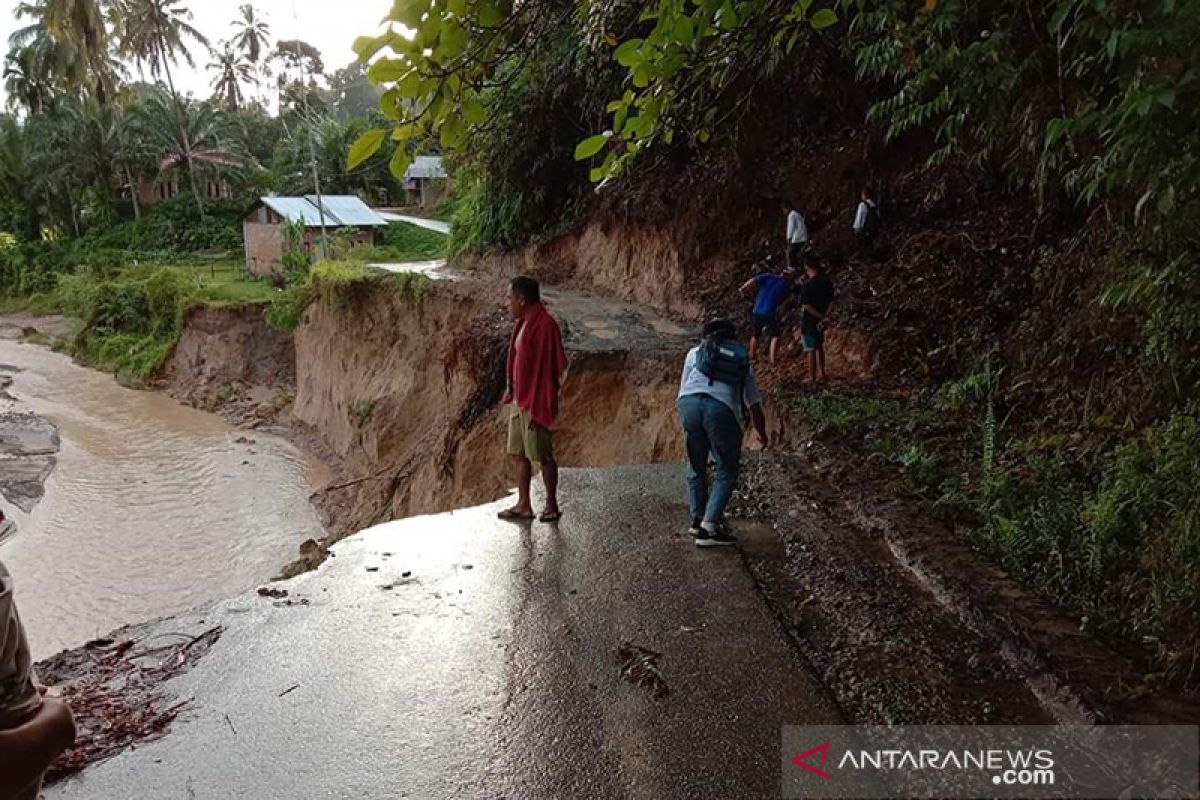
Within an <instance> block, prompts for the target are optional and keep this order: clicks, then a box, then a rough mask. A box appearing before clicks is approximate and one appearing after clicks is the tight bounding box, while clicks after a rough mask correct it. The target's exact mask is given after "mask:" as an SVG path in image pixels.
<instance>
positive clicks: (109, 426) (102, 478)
mask: <svg viewBox="0 0 1200 800" xmlns="http://www.w3.org/2000/svg"><path fill="white" fill-rule="evenodd" d="M0 362H3V363H6V364H10V365H14V366H17V367H18V368H20V369H21V370H22V371H21V372H18V373H16V374H14V375H13V376H12V378H13V384H12V387H11V388H10V389H9V391H10V392H11V393H12V394H13V395H15V396H16V397H17V398H18V399H19V400H20V401H22V402H23V403H24V404H26V405H27V406H28V407H29V408H30V410H32V411H33V412H35V413H37V414H39V415H41V416H43V417H45V418H47V419H48V420H50V421H51V422H53V423H54V424H55V425H56V426H57V428H58V432H59V435H60V437H61V440H62V447H61V451H60V452H59V453H58V464H57V467H56V468H55V470H54V472H53V473H52V474H51V475H50V477H49V479H48V480H47V482H46V487H45V489H46V493H45V497H44V498H43V499H42V501H41V503H40V504H38V505H37V506H36V507H35V508H34V509H33V511H32V513H29V514H25V513H23V512H22V511H20V510H19V509H17V508H15V507H14V506H12V505H11V504H8V503H5V504H4V511H5V513H7V514H9V516H11V517H12V518H13V519H14V520H15V522H16V524H17V532H16V534H15V535H14V536H11V537H10V538H8V539H6V540H5V541H4V543H3V544H2V545H0V559H3V561H4V562H5V564H6V565H7V566H8V568H9V570H10V571H11V572H12V573H13V576H14V578H15V580H16V585H17V599H18V603H19V604H20V608H21V614H22V617H23V618H24V621H25V623H26V626H27V627H28V629H29V637H30V640H31V642H32V645H33V649H34V654H35V657H38V658H40V657H44V656H46V655H49V654H51V653H53V652H55V651H57V650H58V649H60V648H64V647H73V646H77V645H79V644H82V643H83V642H84V641H86V640H88V639H91V638H94V637H96V636H97V635H102V634H104V633H107V632H108V631H110V630H112V629H114V628H117V627H119V626H121V625H125V624H128V623H134V622H140V621H143V620H146V619H150V618H154V617H158V616H162V615H167V614H172V613H177V612H180V611H184V610H186V609H188V608H191V607H194V606H196V605H199V604H202V603H205V602H208V601H211V600H216V599H219V598H223V597H227V596H230V595H234V594H237V593H238V592H241V591H243V590H246V589H249V588H252V587H253V586H254V585H255V584H256V583H259V582H262V581H265V580H268V579H270V578H272V577H273V576H275V575H276V574H277V573H278V572H279V570H280V568H281V567H282V566H283V564H284V563H285V562H286V561H288V560H289V559H290V558H291V557H293V556H294V554H295V552H296V548H297V546H298V545H299V543H300V542H302V541H303V540H305V539H307V538H316V537H319V536H320V535H321V534H322V531H321V526H320V522H319V521H318V519H317V517H316V514H315V513H314V511H313V509H312V507H311V505H310V504H309V501H308V495H309V492H310V487H311V485H312V484H311V480H312V478H313V477H314V474H315V473H314V466H313V465H312V464H311V463H310V462H309V461H308V459H307V458H306V457H305V456H304V455H303V454H302V453H300V452H299V451H298V450H297V449H296V448H294V447H292V446H291V445H290V444H288V443H287V442H285V441H284V440H282V439H279V438H276V437H272V436H267V435H263V434H260V433H258V432H245V431H241V430H238V429H236V428H234V427H232V426H230V425H228V424H227V423H225V422H224V421H223V420H221V419H220V418H219V417H216V416H214V415H212V414H205V413H202V412H200V411H196V410H194V409H191V408H187V407H185V406H183V405H181V404H179V403H177V402H175V401H174V400H171V399H170V398H168V397H166V396H164V395H160V394H156V393H153V392H137V391H133V390H130V389H125V388H123V387H121V386H119V385H118V384H117V383H116V381H114V380H113V378H112V377H111V376H109V375H105V374H102V373H99V372H95V371H92V370H88V369H84V368H83V367H79V366H77V365H76V364H74V363H72V362H71V360H70V359H68V358H67V357H65V356H62V355H59V354H56V353H52V352H50V351H48V350H45V349H43V348H40V347H35V346H33V345H22V344H19V343H17V342H12V341H0ZM243 436H244V437H247V438H248V439H250V440H253V441H252V443H251V442H246V441H243V442H240V443H239V442H238V439H239V438H241V437H243Z"/></svg>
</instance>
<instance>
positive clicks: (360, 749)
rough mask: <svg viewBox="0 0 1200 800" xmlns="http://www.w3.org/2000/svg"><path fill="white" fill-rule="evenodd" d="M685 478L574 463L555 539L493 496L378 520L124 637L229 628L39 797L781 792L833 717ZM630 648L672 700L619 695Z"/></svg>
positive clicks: (262, 799) (656, 469) (671, 472)
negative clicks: (101, 759)
mask: <svg viewBox="0 0 1200 800" xmlns="http://www.w3.org/2000/svg"><path fill="white" fill-rule="evenodd" d="M681 472H682V471H681V469H680V468H679V467H677V466H652V467H621V468H615V469H607V470H566V471H564V474H563V486H562V497H563V506H564V509H565V512H566V516H565V517H564V519H563V521H562V522H561V523H560V524H559V525H557V526H549V525H544V524H541V523H534V524H533V525H532V526H519V525H513V524H510V523H504V522H500V521H498V520H496V519H495V512H496V511H497V510H498V509H499V508H501V507H503V505H504V504H503V503H496V504H492V505H489V506H483V507H480V508H475V509H468V510H464V511H459V512H454V513H449V514H441V515H437V516H431V517H420V518H413V519H408V520H401V521H397V522H393V523H388V524H385V525H382V526H379V527H376V528H372V529H370V530H368V531H365V532H363V533H361V534H359V535H357V536H355V537H352V538H350V539H347V540H346V541H344V542H342V543H341V544H339V545H338V546H337V547H336V549H335V553H336V556H335V557H334V558H332V559H331V560H330V561H329V562H328V563H327V564H326V565H325V566H324V567H322V568H321V569H320V570H319V571H318V572H315V573H310V574H308V575H304V576H301V577H299V578H297V579H295V580H292V581H290V582H287V583H283V584H278V585H279V586H280V587H281V588H286V589H287V590H288V591H289V592H290V597H289V600H291V601H293V602H297V601H305V600H307V601H308V603H309V605H292V606H286V605H281V604H278V603H277V602H272V601H271V600H269V599H264V598H261V597H258V596H257V595H249V596H243V597H239V598H235V599H232V600H228V601H225V602H222V603H219V604H216V605H214V606H211V607H209V608H206V609H202V610H200V611H197V612H194V613H191V614H187V615H183V616H181V617H177V618H173V619H167V620H162V621H160V622H156V623H151V624H149V625H147V626H141V627H139V628H137V629H133V630H132V631H130V633H131V635H133V636H135V637H137V638H143V637H145V636H152V635H154V634H156V633H166V632H179V631H185V632H186V631H191V632H199V631H201V630H204V629H206V628H208V627H211V626H212V625H214V624H218V623H219V624H221V625H224V626H225V627H226V632H225V634H224V636H223V637H222V638H221V640H220V641H219V642H218V643H217V644H216V646H215V647H214V648H213V650H212V652H210V653H209V654H208V655H207V656H206V657H204V659H202V660H201V661H200V663H199V664H198V665H197V666H196V667H195V668H194V669H193V670H192V671H191V672H189V673H187V674H186V675H183V676H181V677H179V678H177V679H175V680H174V681H172V682H171V683H170V684H168V687H167V688H168V690H169V691H170V692H171V693H172V694H175V695H177V696H179V697H183V698H193V704H192V706H191V708H190V710H189V711H187V712H186V713H185V714H184V716H183V717H182V718H181V719H180V720H179V721H178V722H176V724H175V726H174V729H173V730H172V732H171V733H170V734H169V735H168V736H167V737H166V738H164V739H162V740H160V741H157V742H152V743H148V744H145V745H142V746H139V747H138V748H137V749H135V750H131V751H127V752H125V753H123V754H121V755H120V756H118V757H116V758H115V759H113V760H111V761H108V762H106V763H103V764H99V765H96V766H93V767H91V768H90V769H88V770H87V771H85V772H84V773H83V774H82V775H80V776H78V777H76V778H73V779H70V780H68V781H66V782H64V783H62V784H60V785H58V786H55V787H52V789H51V790H50V791H49V792H48V793H47V796H48V798H49V799H50V800H75V799H76V798H81V799H82V798H87V799H88V800H103V799H105V798H111V800H118V798H119V799H120V800H141V799H144V800H151V798H152V799H153V800H165V799H166V798H181V799H184V798H197V800H208V799H209V798H251V797H253V798H256V799H259V800H267V799H268V798H279V799H280V800H283V799H284V798H287V800H294V799H295V798H306V799H309V798H312V799H315V798H372V799H378V800H384V799H385V798H387V799H390V798H421V799H422V800H437V799H439V798H489V799H491V798H496V799H498V798H534V799H540V798H546V799H547V800H549V799H550V798H555V799H556V800H560V799H562V798H597V799H599V800H605V799H607V798H656V799H659V800H663V799H667V798H689V800H697V799H700V800H702V799H703V798H714V800H715V799H716V798H721V799H722V800H724V799H726V798H731V797H737V798H739V800H749V799H751V798H768V797H777V796H778V792H779V782H780V775H779V746H780V727H781V726H782V725H785V724H805V723H809V724H818V723H829V722H835V721H836V720H837V712H836V711H835V710H834V709H833V707H832V705H831V703H830V701H829V700H828V699H827V698H826V696H825V695H824V693H823V692H822V690H821V689H820V688H819V687H818V686H817V685H816V684H815V682H814V680H813V678H812V677H811V675H810V674H809V672H808V670H807V668H806V667H805V665H804V664H803V662H801V661H800V660H799V658H798V656H797V655H796V654H795V652H794V651H793V649H792V647H791V646H790V645H789V643H788V642H787V641H786V639H785V637H784V635H783V633H782V631H781V630H780V629H779V627H778V625H777V624H776V622H775V620H774V619H773V618H772V617H771V615H770V612H769V611H768V609H767V607H766V605H765V603H764V601H763V600H762V598H761V597H760V595H759V593H758V591H757V590H756V588H755V586H754V585H753V582H752V580H751V578H750V576H749V574H748V572H747V571H746V569H745V568H744V567H743V565H742V562H741V559H740V557H739V556H738V554H737V553H736V552H731V551H721V552H712V551H699V550H697V549H696V548H695V547H694V546H693V545H692V543H691V540H690V539H689V538H685V537H681V536H679V535H678V534H679V528H680V525H681V523H683V522H685V521H686V510H685V508H684V503H683V486H682V481H683V478H682V474H681ZM624 641H629V642H632V643H634V644H637V645H641V646H643V647H647V648H650V649H652V650H655V651H658V652H660V653H662V659H661V662H660V669H661V671H662V674H663V676H664V677H665V679H666V681H667V682H668V684H669V685H670V688H671V693H670V694H669V695H667V696H665V697H661V698H655V697H654V696H653V694H652V692H651V691H650V690H648V689H646V688H643V687H640V686H635V685H632V684H630V683H627V682H625V681H624V680H623V679H622V678H621V676H620V674H619V670H618V661H617V657H616V654H615V651H616V648H617V647H618V646H619V645H620V644H621V643H622V642H624Z"/></svg>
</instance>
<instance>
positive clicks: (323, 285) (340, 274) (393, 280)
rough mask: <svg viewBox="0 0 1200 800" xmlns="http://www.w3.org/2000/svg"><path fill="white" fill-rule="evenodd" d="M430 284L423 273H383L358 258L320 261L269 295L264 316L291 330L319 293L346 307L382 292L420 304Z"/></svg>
mask: <svg viewBox="0 0 1200 800" xmlns="http://www.w3.org/2000/svg"><path fill="white" fill-rule="evenodd" d="M431 283H432V281H431V280H430V279H429V278H428V277H427V276H425V275H421V274H419V273H415V272H403V273H394V272H387V271H385V270H380V269H373V268H371V267H369V266H367V265H366V264H365V263H363V262H359V261H322V262H320V263H318V264H314V265H313V267H312V269H311V270H309V273H308V274H307V275H306V276H304V277H303V278H301V279H299V280H296V281H293V282H292V283H291V284H289V285H288V287H287V288H286V289H284V290H283V291H282V292H277V293H276V294H275V295H274V296H272V298H271V305H270V306H269V307H268V308H267V314H266V319H267V323H268V324H270V325H271V326H272V327H275V328H277V329H279V330H285V331H290V330H295V328H296V327H297V326H299V324H300V323H301V322H302V321H303V319H304V312H305V311H306V310H307V309H308V307H309V306H310V305H312V303H313V302H314V301H316V300H317V298H318V297H322V296H325V297H333V298H336V299H337V301H338V303H339V304H341V305H342V306H346V305H348V304H349V303H351V302H353V301H354V300H355V299H357V298H361V297H363V296H365V295H366V294H369V293H372V292H380V291H384V292H391V293H393V294H396V295H397V296H401V297H407V298H410V299H412V300H414V301H416V302H417V303H420V302H421V299H422V298H423V297H424V296H425V292H426V290H427V289H428V288H429V286H430V284H431Z"/></svg>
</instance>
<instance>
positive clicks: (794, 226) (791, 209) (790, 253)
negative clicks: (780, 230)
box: [783, 200, 808, 269]
mask: <svg viewBox="0 0 1200 800" xmlns="http://www.w3.org/2000/svg"><path fill="white" fill-rule="evenodd" d="M783 210H784V211H785V212H787V245H788V249H787V265H788V266H789V267H790V268H792V269H799V268H800V259H801V257H802V256H803V255H804V249H805V248H806V247H808V223H807V222H806V221H805V219H804V215H803V214H801V213H800V212H799V211H798V210H797V209H796V206H795V205H794V204H793V203H792V201H790V200H784V201H783Z"/></svg>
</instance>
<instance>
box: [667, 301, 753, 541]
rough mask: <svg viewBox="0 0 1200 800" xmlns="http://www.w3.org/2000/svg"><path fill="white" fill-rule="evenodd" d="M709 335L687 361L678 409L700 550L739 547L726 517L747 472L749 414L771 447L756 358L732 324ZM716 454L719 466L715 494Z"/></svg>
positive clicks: (721, 323) (708, 328) (711, 328)
mask: <svg viewBox="0 0 1200 800" xmlns="http://www.w3.org/2000/svg"><path fill="white" fill-rule="evenodd" d="M703 336H704V338H703V341H702V342H701V343H700V346H698V347H694V348H692V350H691V351H690V352H688V354H687V358H686V359H685V360H684V363H683V375H682V377H681V379H680V382H679V398H678V400H677V402H676V406H677V408H678V410H679V420H680V422H681V423H682V424H683V432H684V436H685V438H686V444H687V483H688V504H689V507H690V510H691V514H692V526H691V528H690V529H689V533H691V534H692V536H693V537H695V542H696V546H697V547H722V546H729V545H733V544H737V538H736V537H734V536H733V534H732V533H730V532H729V530H728V529H727V527H726V526H725V525H724V517H725V508H726V506H728V505H729V500H730V498H731V497H732V496H733V490H734V487H735V486H736V485H737V476H738V471H739V469H740V467H741V458H742V420H743V419H744V418H745V414H746V411H747V410H749V413H750V419H751V420H752V421H753V423H754V429H755V431H757V433H758V439H759V442H760V443H761V444H762V446H763V447H764V448H766V447H767V445H768V444H769V441H768V438H767V420H766V416H765V415H764V414H763V409H762V395H761V394H760V393H759V390H758V383H757V381H756V380H755V378H754V368H753V367H752V366H751V365H750V354H749V352H748V351H747V350H746V348H745V346H744V345H742V343H741V342H739V341H738V340H737V329H736V328H735V327H734V325H733V323H732V322H729V321H728V320H714V321H713V322H710V323H708V324H707V325H705V326H704V334H703ZM710 454H711V456H712V458H713V460H714V461H715V462H716V471H715V475H714V480H713V483H712V487H711V489H710V487H709V484H708V458H709V455H710Z"/></svg>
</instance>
